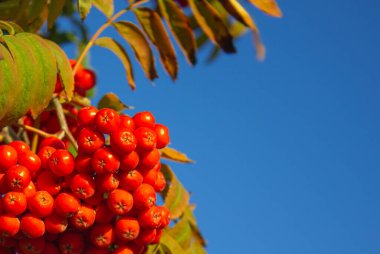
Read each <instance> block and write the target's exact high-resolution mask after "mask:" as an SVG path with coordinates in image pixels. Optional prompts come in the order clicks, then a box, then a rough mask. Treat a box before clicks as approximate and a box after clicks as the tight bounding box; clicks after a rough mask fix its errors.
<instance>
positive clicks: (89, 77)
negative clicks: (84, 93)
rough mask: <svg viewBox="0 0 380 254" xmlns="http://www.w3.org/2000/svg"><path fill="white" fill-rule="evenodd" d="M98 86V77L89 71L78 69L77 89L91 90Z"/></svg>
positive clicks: (76, 76)
mask: <svg viewBox="0 0 380 254" xmlns="http://www.w3.org/2000/svg"><path fill="white" fill-rule="evenodd" d="M95 84H96V75H95V73H94V72H93V71H92V70H89V69H78V71H77V72H76V73H75V87H76V88H80V89H83V90H89V89H91V88H93V87H94V86H95Z"/></svg>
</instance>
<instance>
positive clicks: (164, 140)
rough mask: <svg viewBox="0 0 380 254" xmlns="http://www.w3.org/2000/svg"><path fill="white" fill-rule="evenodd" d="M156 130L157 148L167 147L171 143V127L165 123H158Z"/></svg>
mask: <svg viewBox="0 0 380 254" xmlns="http://www.w3.org/2000/svg"><path fill="white" fill-rule="evenodd" d="M154 131H155V132H156V134H157V148H158V149H161V148H164V147H166V146H167V145H168V144H169V143H170V137H169V129H168V127H166V126H165V125H162V124H156V125H155V126H154Z"/></svg>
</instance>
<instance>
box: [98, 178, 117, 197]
mask: <svg viewBox="0 0 380 254" xmlns="http://www.w3.org/2000/svg"><path fill="white" fill-rule="evenodd" d="M118 186H119V180H118V179H117V178H116V177H115V175H114V174H112V173H106V174H102V175H98V176H96V189H97V191H98V192H100V193H109V192H111V191H113V190H115V189H116V188H117V187H118Z"/></svg>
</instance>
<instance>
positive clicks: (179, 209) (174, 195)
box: [161, 164, 190, 220]
mask: <svg viewBox="0 0 380 254" xmlns="http://www.w3.org/2000/svg"><path fill="white" fill-rule="evenodd" d="M161 171H162V173H163V174H164V176H165V179H166V181H167V182H168V183H170V184H168V185H167V187H166V188H165V190H164V193H163V196H164V205H165V207H167V208H168V209H169V211H170V215H171V218H172V219H173V220H174V219H177V218H179V217H180V216H181V215H182V214H183V212H184V211H185V209H186V207H187V205H188V204H189V200H190V195H189V193H188V192H187V191H186V189H185V188H184V187H183V185H182V184H181V182H180V181H179V180H178V179H177V177H176V176H175V174H174V172H173V171H172V170H171V169H170V167H169V166H168V165H166V164H162V166H161Z"/></svg>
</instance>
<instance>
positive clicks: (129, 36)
mask: <svg viewBox="0 0 380 254" xmlns="http://www.w3.org/2000/svg"><path fill="white" fill-rule="evenodd" d="M113 25H114V27H115V28H116V30H117V31H118V32H119V34H120V35H121V36H122V37H123V38H124V39H125V40H126V41H127V42H128V44H129V45H130V46H131V48H132V50H133V52H134V53H135V57H136V59H137V61H138V62H139V63H140V64H141V66H142V68H143V70H144V72H145V75H146V77H147V78H148V79H149V80H154V79H155V78H157V77H158V75H157V72H156V68H155V67H154V56H153V52H152V49H151V48H150V46H149V43H148V41H147V39H146V38H145V36H144V34H143V32H142V31H141V30H140V29H139V28H138V27H137V26H136V25H135V24H133V23H131V22H127V21H120V22H116V23H114V24H113Z"/></svg>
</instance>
